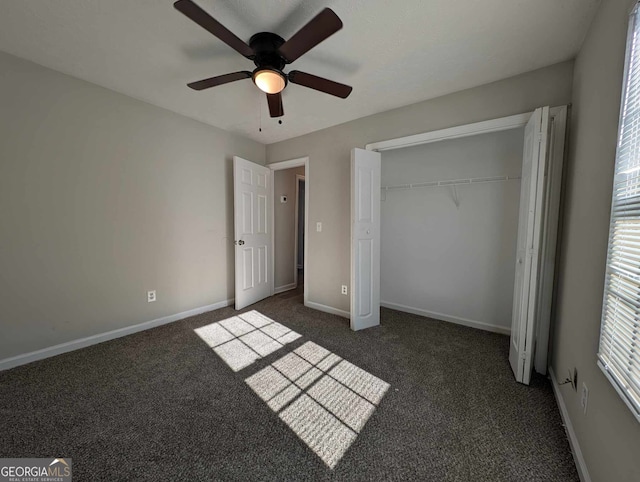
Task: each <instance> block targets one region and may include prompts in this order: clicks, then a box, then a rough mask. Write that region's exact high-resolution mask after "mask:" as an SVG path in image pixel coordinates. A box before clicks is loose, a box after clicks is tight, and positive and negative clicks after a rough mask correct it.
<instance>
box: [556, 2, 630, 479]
mask: <svg viewBox="0 0 640 482" xmlns="http://www.w3.org/2000/svg"><path fill="white" fill-rule="evenodd" d="M633 3H634V2H633V1H632V0H606V1H604V2H603V3H602V5H601V7H600V10H599V12H598V14H597V16H596V18H595V20H594V22H593V24H592V26H591V29H590V31H589V33H588V35H587V38H586V40H585V42H584V45H583V47H582V49H581V51H580V54H579V55H578V58H577V60H576V64H575V80H574V84H573V112H572V126H571V140H570V155H569V160H568V166H567V176H566V179H567V186H566V190H565V206H564V221H563V224H562V243H561V251H560V259H559V268H560V276H559V283H558V297H557V302H556V306H557V308H556V321H555V323H556V329H555V333H554V340H553V351H552V353H553V362H552V366H553V370H554V372H555V373H556V375H557V377H558V378H560V379H564V378H565V377H566V375H567V370H568V369H572V368H573V367H577V368H578V386H579V389H580V387H581V386H582V383H583V382H585V383H586V384H587V386H588V387H589V403H588V410H587V414H586V415H584V414H583V413H582V409H581V407H580V391H578V392H577V393H576V392H574V391H573V389H571V388H570V386H569V385H564V386H562V387H561V391H562V395H563V397H564V399H565V401H566V405H567V410H568V412H569V416H570V418H571V421H572V424H573V426H574V428H575V431H576V434H577V437H578V440H579V443H580V447H581V449H582V451H583V453H584V456H585V459H586V461H587V466H588V469H589V472H590V474H591V477H592V480H593V481H594V482H601V481H602V482H608V481H614V480H615V481H621V482H622V481H637V480H640V457H639V455H640V423H638V422H637V421H636V420H635V418H634V417H633V416H632V414H631V412H630V411H629V409H628V408H627V407H626V406H625V404H624V403H623V402H622V400H621V399H620V397H619V396H618V394H617V393H616V392H615V390H614V389H613V387H612V386H611V385H610V383H609V382H608V381H607V380H606V379H605V377H604V375H603V374H602V373H601V372H600V370H599V368H598V367H597V366H596V353H597V350H598V338H599V334H600V315H601V310H602V293H603V289H604V272H605V263H606V250H607V237H608V230H609V210H610V208H611V191H612V183H613V168H614V160H615V149H616V138H617V128H618V116H619V112H620V95H621V88H622V75H623V64H624V51H625V41H626V31H627V18H628V17H627V14H628V12H629V11H630V8H631V6H632V5H633Z"/></svg>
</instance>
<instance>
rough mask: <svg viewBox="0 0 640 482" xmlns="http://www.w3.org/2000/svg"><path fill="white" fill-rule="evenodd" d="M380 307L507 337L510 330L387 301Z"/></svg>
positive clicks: (381, 303) (382, 302)
mask: <svg viewBox="0 0 640 482" xmlns="http://www.w3.org/2000/svg"><path fill="white" fill-rule="evenodd" d="M380 306H384V307H385V308H390V309H392V310H396V311H404V312H406V313H412V314H414V315H420V316H426V317H427V318H433V319H434V320H440V321H448V322H450V323H455V324H456V325H464V326H468V327H470V328H476V329H478V330H484V331H491V332H493V333H500V334H502V335H508V334H510V333H511V328H506V327H504V326H500V325H492V324H490V323H485V322H483V321H477V320H470V319H468V318H461V317H459V316H451V315H445V314H444V313H437V312H435V311H427V310H423V309H420V308H413V307H411V306H405V305H400V304H397V303H390V302H388V301H381V302H380Z"/></svg>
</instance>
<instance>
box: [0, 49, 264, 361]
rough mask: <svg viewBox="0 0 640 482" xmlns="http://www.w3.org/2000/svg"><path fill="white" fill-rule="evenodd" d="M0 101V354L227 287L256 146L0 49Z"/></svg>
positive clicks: (258, 156) (122, 322)
mask: <svg viewBox="0 0 640 482" xmlns="http://www.w3.org/2000/svg"><path fill="white" fill-rule="evenodd" d="M0 106H1V107H0V226H2V234H1V237H0V239H1V241H0V243H1V244H0V306H2V314H1V315H0V316H1V319H0V327H1V332H2V336H1V337H0V359H4V358H7V357H11V356H13V355H18V354H22V353H26V352H30V351H33V350H37V349H41V348H45V347H49V346H52V345H55V344H58V343H62V342H66V341H70V340H74V339H78V338H82V337H86V336H89V335H94V334H97V333H102V332H106V331H109V330H113V329H116V328H121V327H125V326H129V325H132V324H136V323H140V322H144V321H148V320H152V319H155V318H159V317H162V316H166V315H171V314H175V313H179V312H182V311H185V310H189V309H192V308H197V307H201V306H205V305H208V304H212V303H215V302H219V301H222V300H227V299H229V298H233V295H234V294H233V293H234V277H233V229H232V228H233V216H232V206H233V200H232V192H233V188H232V184H231V179H232V164H231V161H232V156H233V155H234V154H237V155H240V156H242V157H244V158H247V159H251V160H253V161H256V162H261V163H264V159H265V147H264V146H263V145H261V144H259V143H256V142H253V141H249V140H246V139H243V138H240V137H236V136H233V135H230V134H228V133H226V132H224V131H221V130H219V129H215V128H213V127H210V126H207V125H205V124H201V123H199V122H196V121H193V120H190V119H187V118H185V117H182V116H180V115H177V114H174V113H171V112H169V111H166V110H163V109H160V108H157V107H154V106H151V105H149V104H145V103H143V102H139V101H137V100H133V99H131V98H129V97H125V96H123V95H120V94H117V93H115V92H112V91H109V90H106V89H103V88H101V87H97V86H95V85H93V84H90V83H87V82H83V81H80V80H77V79H74V78H72V77H69V76H66V75H63V74H60V73H58V72H54V71H52V70H49V69H46V68H43V67H40V66H38V65H36V64H33V63H30V62H26V61H23V60H20V59H17V58H15V57H12V56H9V55H7V54H3V53H0ZM151 289H155V290H157V294H158V301H156V302H155V303H147V301H146V292H147V290H151Z"/></svg>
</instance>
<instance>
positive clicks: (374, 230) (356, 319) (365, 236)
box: [351, 149, 381, 330]
mask: <svg viewBox="0 0 640 482" xmlns="http://www.w3.org/2000/svg"><path fill="white" fill-rule="evenodd" d="M380 168H381V155H380V153H378V152H373V151H365V150H364V149H353V150H352V151H351V329H352V330H362V329H363V328H369V327H371V326H376V325H379V324H380Z"/></svg>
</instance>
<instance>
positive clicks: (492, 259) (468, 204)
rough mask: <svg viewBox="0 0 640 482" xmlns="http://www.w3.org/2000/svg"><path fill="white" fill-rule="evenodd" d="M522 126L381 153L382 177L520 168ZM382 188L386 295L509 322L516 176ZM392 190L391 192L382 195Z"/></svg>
mask: <svg viewBox="0 0 640 482" xmlns="http://www.w3.org/2000/svg"><path fill="white" fill-rule="evenodd" d="M523 136H524V131H523V129H512V130H509V131H503V132H497V133H491V134H483V135H478V136H473V137H465V138H461V139H452V140H448V141H440V142H434V143H431V144H425V145H421V146H415V147H408V148H404V149H396V150H392V151H385V152H383V153H382V185H383V186H397V185H402V184H409V183H420V182H428V181H440V180H451V179H468V178H484V177H494V176H512V177H519V176H520V173H521V164H522V148H523ZM456 192H457V201H458V203H459V206H456V203H455V202H454V199H455V197H454V191H453V189H452V188H451V187H414V188H412V189H402V190H391V191H388V192H386V194H385V193H383V199H385V200H384V201H382V209H381V216H382V219H381V225H382V231H381V273H382V276H381V287H380V289H381V298H382V300H383V301H382V302H383V304H385V305H387V306H389V307H393V308H396V309H401V310H406V311H412V312H416V313H421V314H424V315H425V316H431V317H434V318H439V319H444V320H448V321H459V322H463V323H465V324H470V325H472V326H477V327H480V328H488V329H491V330H495V331H501V332H508V331H509V329H510V326H511V309H512V306H511V305H512V300H513V282H514V272H515V271H514V270H515V251H516V250H515V247H516V237H517V230H518V205H519V196H520V181H519V180H508V181H498V182H489V183H478V184H472V185H461V186H457V187H456ZM385 196H386V198H385Z"/></svg>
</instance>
